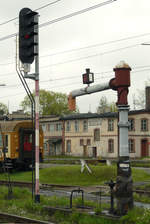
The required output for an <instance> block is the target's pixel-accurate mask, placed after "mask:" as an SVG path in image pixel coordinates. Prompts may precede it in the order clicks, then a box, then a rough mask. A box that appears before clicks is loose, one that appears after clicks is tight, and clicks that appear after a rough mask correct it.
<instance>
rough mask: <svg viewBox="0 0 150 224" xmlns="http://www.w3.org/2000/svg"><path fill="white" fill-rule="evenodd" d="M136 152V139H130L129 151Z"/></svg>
mask: <svg viewBox="0 0 150 224" xmlns="http://www.w3.org/2000/svg"><path fill="white" fill-rule="evenodd" d="M134 152H135V142H134V139H129V153H134Z"/></svg>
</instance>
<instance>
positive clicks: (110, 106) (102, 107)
mask: <svg viewBox="0 0 150 224" xmlns="http://www.w3.org/2000/svg"><path fill="white" fill-rule="evenodd" d="M96 112H97V113H105V112H117V107H116V104H115V103H114V102H111V103H109V102H108V100H107V98H106V97H105V96H102V97H101V98H100V101H99V105H98V107H97V109H96Z"/></svg>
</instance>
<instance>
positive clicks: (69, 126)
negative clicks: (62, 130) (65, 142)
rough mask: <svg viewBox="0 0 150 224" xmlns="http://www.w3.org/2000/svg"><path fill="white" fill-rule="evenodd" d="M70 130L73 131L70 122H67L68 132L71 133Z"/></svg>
mask: <svg viewBox="0 0 150 224" xmlns="http://www.w3.org/2000/svg"><path fill="white" fill-rule="evenodd" d="M70 129H71V125H70V121H67V124H66V131H70Z"/></svg>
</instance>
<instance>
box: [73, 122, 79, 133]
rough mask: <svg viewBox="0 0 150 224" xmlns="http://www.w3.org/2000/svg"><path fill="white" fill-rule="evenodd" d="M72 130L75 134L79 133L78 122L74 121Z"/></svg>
mask: <svg viewBox="0 0 150 224" xmlns="http://www.w3.org/2000/svg"><path fill="white" fill-rule="evenodd" d="M74 130H75V132H79V121H78V120H75V121H74Z"/></svg>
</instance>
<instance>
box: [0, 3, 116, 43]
mask: <svg viewBox="0 0 150 224" xmlns="http://www.w3.org/2000/svg"><path fill="white" fill-rule="evenodd" d="M115 1H117V0H108V1H106V2H102V3H99V4H97V5H93V6H91V7H88V8H85V9H82V10H79V11H77V12H74V13H71V14H68V15H65V16H62V17H59V18H56V19H54V20H51V21H48V22H45V23H42V24H40V25H39V28H41V27H45V26H48V25H51V24H54V23H56V22H60V21H62V20H65V19H68V18H71V17H73V16H76V15H80V14H83V13H85V12H88V11H90V10H93V9H96V8H99V7H101V6H103V5H106V4H110V3H113V2H115ZM17 34H18V33H13V34H10V35H8V36H5V37H2V38H0V41H3V40H7V39H9V38H12V37H15V36H16V35H17Z"/></svg>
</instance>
